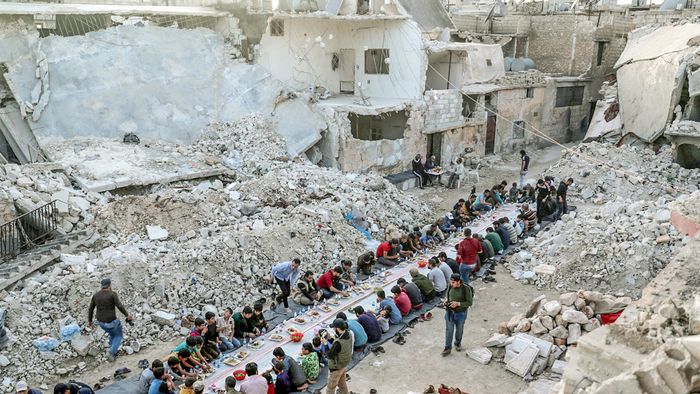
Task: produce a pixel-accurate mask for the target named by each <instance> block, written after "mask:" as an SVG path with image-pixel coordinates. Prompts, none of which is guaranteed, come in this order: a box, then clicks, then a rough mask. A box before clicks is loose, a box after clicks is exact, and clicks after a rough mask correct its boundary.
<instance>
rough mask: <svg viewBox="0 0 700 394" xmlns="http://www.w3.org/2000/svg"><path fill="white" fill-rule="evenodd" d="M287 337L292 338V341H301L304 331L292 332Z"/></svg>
mask: <svg viewBox="0 0 700 394" xmlns="http://www.w3.org/2000/svg"><path fill="white" fill-rule="evenodd" d="M289 338H290V339H291V340H292V342H301V341H302V340H303V339H304V333H302V332H298V331H297V332H293V333H291V334H290V335H289Z"/></svg>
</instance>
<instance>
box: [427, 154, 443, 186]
mask: <svg viewBox="0 0 700 394" xmlns="http://www.w3.org/2000/svg"><path fill="white" fill-rule="evenodd" d="M423 167H424V168H425V170H426V173H427V171H430V170H432V169H435V168H438V167H440V163H439V162H438V161H437V158H436V157H435V155H433V156H430V157H429V158H428V159H426V160H425V165H424V166H423ZM428 177H429V178H430V184H431V185H432V184H433V181H434V180H435V179H436V178H437V180H438V183H441V181H442V175H430V174H428Z"/></svg>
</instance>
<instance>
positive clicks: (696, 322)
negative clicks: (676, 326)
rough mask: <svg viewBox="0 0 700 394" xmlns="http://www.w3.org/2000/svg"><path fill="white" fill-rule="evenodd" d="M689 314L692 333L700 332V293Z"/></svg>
mask: <svg viewBox="0 0 700 394" xmlns="http://www.w3.org/2000/svg"><path fill="white" fill-rule="evenodd" d="M689 315H690V333H691V334H694V335H697V334H700V294H696V295H695V299H694V300H693V305H692V307H691V310H690V314H689Z"/></svg>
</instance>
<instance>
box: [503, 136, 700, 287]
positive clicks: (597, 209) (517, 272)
mask: <svg viewBox="0 0 700 394" xmlns="http://www.w3.org/2000/svg"><path fill="white" fill-rule="evenodd" d="M582 156H585V158H583V157H582ZM607 157H615V160H614V161H613V162H611V165H612V166H613V167H615V168H617V169H618V170H620V171H624V173H619V172H615V171H612V170H611V169H610V168H608V167H606V166H591V165H590V162H589V161H590V160H599V161H605V162H610V160H609V159H607ZM620 163H625V167H624V168H623V167H621V165H620ZM547 173H548V174H552V175H553V176H555V178H556V179H557V180H559V179H565V178H568V177H572V178H574V182H575V184H576V186H575V187H572V188H570V189H569V205H576V204H577V201H581V200H583V201H581V206H579V209H577V210H575V211H572V212H570V213H568V214H566V215H563V216H562V220H559V221H557V222H555V223H552V224H550V225H548V226H547V227H546V228H545V230H544V231H541V232H539V233H538V234H537V236H536V237H535V238H532V241H529V242H525V243H523V246H522V249H524V250H521V251H520V252H519V253H516V254H513V255H511V256H510V257H509V258H508V259H507V262H506V264H505V265H506V267H507V268H508V269H509V270H510V271H511V273H512V274H513V276H515V277H516V278H518V279H521V280H522V281H523V282H525V283H534V284H537V285H538V286H548V287H552V288H554V289H556V290H558V291H562V292H563V291H575V290H577V289H579V288H596V289H600V290H601V291H604V292H607V293H618V292H621V293H624V294H625V295H629V296H632V297H639V295H640V293H641V289H642V288H644V286H645V285H646V284H647V283H648V282H649V280H651V278H653V277H654V276H656V274H657V273H658V272H659V271H660V270H661V269H662V268H663V267H664V266H665V265H666V264H667V263H668V261H669V260H670V257H671V256H673V255H674V254H675V253H677V250H678V247H679V246H680V241H681V239H682V234H681V233H679V232H678V231H677V230H676V229H675V227H673V226H671V225H670V223H669V221H670V220H671V210H670V208H669V203H670V202H671V201H673V200H674V199H676V198H679V199H682V200H684V201H685V200H689V199H690V198H689V197H688V196H687V195H682V193H690V192H692V191H693V190H697V188H698V187H699V185H700V171H699V170H697V169H693V170H689V169H685V168H681V167H679V166H678V165H677V164H675V163H673V162H672V157H671V152H670V150H668V149H664V148H662V149H661V150H660V151H659V153H658V154H654V153H653V152H652V151H650V150H643V149H638V148H635V147H628V146H623V147H615V146H613V145H608V144H601V143H597V142H592V143H588V144H582V145H579V146H578V147H576V148H574V149H572V150H571V151H570V152H566V153H565V154H564V155H563V158H562V159H561V160H560V161H558V162H557V163H556V164H555V165H553V166H552V167H551V168H550V169H549V170H548V171H547ZM630 174H639V175H640V176H641V178H638V177H636V176H632V175H630ZM652 181H653V182H660V183H653V184H652V183H650V182H652ZM591 203H593V204H594V205H593V206H591ZM582 239H583V240H585V242H580V240H582ZM525 273H533V274H534V275H535V277H534V278H533V279H528V280H525V275H524V274H525Z"/></svg>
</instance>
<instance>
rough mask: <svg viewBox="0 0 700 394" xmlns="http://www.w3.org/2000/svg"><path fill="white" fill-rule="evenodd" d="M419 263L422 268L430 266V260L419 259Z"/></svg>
mask: <svg viewBox="0 0 700 394" xmlns="http://www.w3.org/2000/svg"><path fill="white" fill-rule="evenodd" d="M417 264H418V266H419V267H420V268H425V267H427V266H428V262H427V261H425V260H421V261H419V262H418V263H417Z"/></svg>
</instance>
